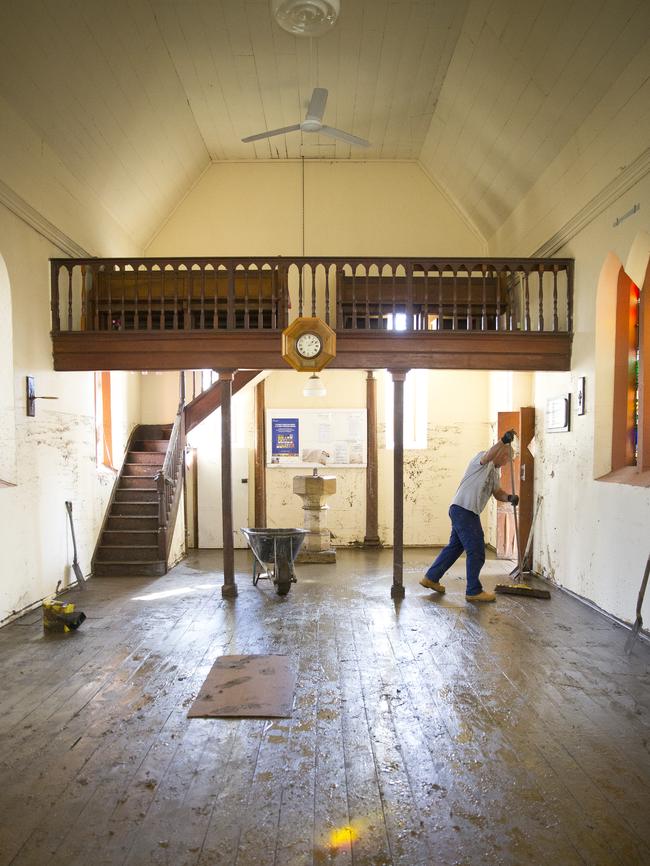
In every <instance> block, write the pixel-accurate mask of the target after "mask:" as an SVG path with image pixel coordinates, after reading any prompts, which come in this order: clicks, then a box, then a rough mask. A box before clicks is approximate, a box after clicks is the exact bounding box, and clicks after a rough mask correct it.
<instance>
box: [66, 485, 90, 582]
mask: <svg viewBox="0 0 650 866" xmlns="http://www.w3.org/2000/svg"><path fill="white" fill-rule="evenodd" d="M65 507H66V511H67V512H68V517H69V518H70V531H71V532H72V548H73V550H74V559H73V560H72V571H73V572H74V576H75V577H76V578H77V587H78V588H79V589H85V588H86V579H85V578H84V575H83V571H82V570H81V566H80V565H79V560H78V559H77V539H76V538H75V537H74V523H73V522H72V502H66V504H65Z"/></svg>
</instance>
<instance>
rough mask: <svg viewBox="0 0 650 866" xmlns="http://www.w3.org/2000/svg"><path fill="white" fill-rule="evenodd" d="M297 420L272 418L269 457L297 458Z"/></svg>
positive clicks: (298, 449) (298, 450) (298, 451)
mask: <svg viewBox="0 0 650 866" xmlns="http://www.w3.org/2000/svg"><path fill="white" fill-rule="evenodd" d="M299 454H300V447H299V441H298V419H297V418H273V419H272V420H271V455H272V456H273V457H298V455H299Z"/></svg>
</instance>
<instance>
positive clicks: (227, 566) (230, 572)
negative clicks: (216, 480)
mask: <svg viewBox="0 0 650 866" xmlns="http://www.w3.org/2000/svg"><path fill="white" fill-rule="evenodd" d="M218 373H219V384H220V386H221V517H222V527H223V586H222V587H221V595H222V596H223V597H224V598H235V597H236V595H237V584H236V583H235V545H234V538H233V515H232V509H233V506H232V435H231V414H232V413H231V408H232V405H231V404H232V381H233V378H234V373H233V371H232V370H219V371H218Z"/></svg>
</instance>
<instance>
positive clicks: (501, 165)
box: [420, 0, 650, 238]
mask: <svg viewBox="0 0 650 866" xmlns="http://www.w3.org/2000/svg"><path fill="white" fill-rule="evenodd" d="M649 37H650V3H648V2H647V0H605V2H603V0H525V2H522V0H493V2H489V0H486V2H484V3H480V2H473V3H472V4H471V8H470V12H469V14H468V15H467V18H466V20H465V22H464V26H463V32H462V35H461V38H460V39H459V41H458V44H457V47H456V51H455V53H454V57H453V59H452V62H451V64H450V66H449V69H448V73H447V77H446V79H445V83H444V85H443V88H442V91H441V93H440V99H439V101H438V105H437V107H436V112H435V115H434V118H433V121H432V123H431V126H430V129H429V133H428V136H427V140H426V142H425V145H424V147H423V149H422V152H421V155H420V159H421V160H422V163H423V164H424V165H425V166H426V167H427V169H428V170H429V171H430V172H431V174H432V175H433V176H434V177H435V178H436V179H437V180H439V181H440V183H441V184H442V185H443V187H444V188H445V189H446V191H447V192H448V194H450V196H451V197H452V198H453V199H455V200H456V201H457V202H459V203H460V204H461V205H462V206H463V207H464V208H465V211H466V212H467V213H468V214H469V215H470V217H471V218H472V220H473V221H474V223H475V225H476V226H477V227H478V228H479V229H480V230H481V232H482V233H483V235H484V236H485V237H486V238H489V237H491V235H492V234H493V233H494V232H495V231H496V230H497V229H498V228H499V226H500V225H501V224H502V223H503V222H504V220H505V219H506V218H507V217H508V215H509V214H510V213H511V212H512V211H513V210H514V208H515V207H516V206H517V205H518V204H519V202H520V201H521V199H522V197H523V196H524V195H525V193H526V192H528V190H530V189H531V187H532V186H533V184H534V183H535V181H536V180H537V179H538V178H539V177H540V175H541V174H542V172H543V171H544V169H546V168H547V167H548V166H549V165H550V163H551V162H552V161H553V159H554V158H555V157H556V156H557V155H558V154H559V153H560V151H561V150H562V148H563V147H565V146H566V145H567V144H568V143H569V142H570V141H571V140H572V138H574V137H575V138H574V141H573V142H572V146H573V147H574V148H575V150H576V152H579V150H580V148H581V146H584V145H586V144H588V142H589V140H590V138H593V137H594V135H596V134H597V133H598V132H599V131H600V129H599V126H600V127H602V125H603V124H604V123H606V122H607V120H606V118H607V108H608V106H607V103H608V100H610V99H611V96H610V89H611V92H612V93H615V92H616V88H615V85H616V82H617V80H618V79H622V78H624V76H625V72H626V69H627V67H628V65H629V64H630V62H631V60H632V59H633V58H634V57H635V55H637V54H638V53H639V52H642V51H644V50H645V52H648V50H649V48H650V39H649ZM648 75H650V62H649V63H648ZM635 86H637V85H635V83H634V82H632V81H630V82H629V83H628V84H626V85H625V86H624V89H626V90H627V94H626V96H629V95H631V93H632V92H633V90H632V89H633V88H634V87H635ZM620 95H621V89H620V88H619V89H618V98H619V99H620ZM603 108H604V109H605V111H602V110H601V109H603ZM621 134H622V135H625V131H624V130H621Z"/></svg>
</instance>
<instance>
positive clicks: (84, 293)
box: [51, 257, 573, 335]
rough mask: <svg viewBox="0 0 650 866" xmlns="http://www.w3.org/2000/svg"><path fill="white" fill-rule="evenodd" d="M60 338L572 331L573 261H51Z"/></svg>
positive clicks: (54, 327) (55, 324) (54, 330)
mask: <svg viewBox="0 0 650 866" xmlns="http://www.w3.org/2000/svg"><path fill="white" fill-rule="evenodd" d="M51 269H52V271H51V273H52V298H51V300H52V333H53V334H55V335H59V334H64V333H70V332H95V333H96V332H111V331H120V332H133V333H142V332H161V331H162V332H174V331H183V332H188V331H197V332H202V333H206V332H242V331H255V332H260V331H266V332H274V331H281V330H282V329H283V328H285V327H286V326H287V324H288V323H289V322H290V321H291V320H292V319H293V318H295V317H297V316H320V317H321V318H323V319H324V320H325V321H326V322H327V323H328V324H331V325H332V327H335V328H336V330H337V331H339V332H346V331H347V332H349V331H353V332H358V331H369V330H376V331H387V330H388V331H390V330H399V331H406V332H408V331H414V332H418V333H425V332H429V333H432V334H433V333H435V332H440V331H452V332H453V331H465V332H471V331H477V332H505V333H518V332H536V333H546V334H561V333H564V334H567V333H568V334H570V333H571V332H572V330H573V321H572V319H573V315H572V303H573V260H572V259H439V258H426V259H425V258H379V257H377V258H344V257H329V258H327V257H324V258H281V257H278V258H166V259H161V258H143V259H52V260H51Z"/></svg>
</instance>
